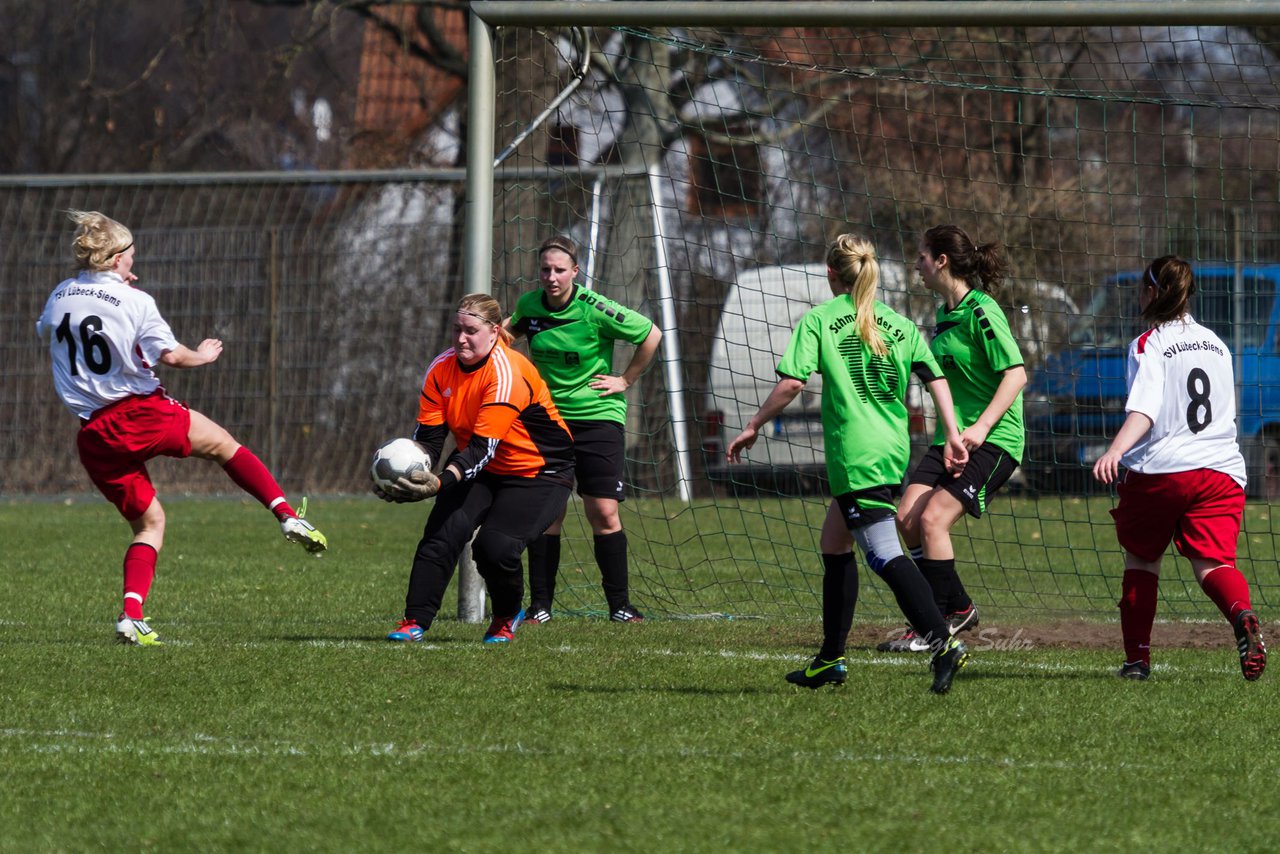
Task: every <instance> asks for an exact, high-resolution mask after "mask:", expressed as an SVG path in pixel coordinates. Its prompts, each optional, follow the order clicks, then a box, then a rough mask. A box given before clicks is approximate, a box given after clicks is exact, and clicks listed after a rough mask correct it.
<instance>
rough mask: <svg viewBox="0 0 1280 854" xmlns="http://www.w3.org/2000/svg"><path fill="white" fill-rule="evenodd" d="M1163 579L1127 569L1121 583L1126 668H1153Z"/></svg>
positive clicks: (1141, 571) (1122, 629)
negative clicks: (1153, 641) (1153, 636)
mask: <svg viewBox="0 0 1280 854" xmlns="http://www.w3.org/2000/svg"><path fill="white" fill-rule="evenodd" d="M1159 583H1160V577H1159V576H1158V575H1156V574H1155V573H1152V572H1147V571H1146V570H1145V569H1126V570H1125V571H1124V580H1123V581H1122V582H1121V586H1120V589H1121V593H1120V631H1121V633H1122V634H1123V635H1124V660H1125V663H1126V664H1132V663H1133V662H1135V661H1141V662H1142V663H1143V664H1145V665H1147V666H1148V667H1149V666H1150V665H1151V624H1152V623H1154V622H1155V621H1156V588H1157V586H1158V585H1159Z"/></svg>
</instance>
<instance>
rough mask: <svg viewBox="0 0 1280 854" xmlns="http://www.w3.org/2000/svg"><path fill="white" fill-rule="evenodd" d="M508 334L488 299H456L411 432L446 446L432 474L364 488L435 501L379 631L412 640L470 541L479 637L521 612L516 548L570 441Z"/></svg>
mask: <svg viewBox="0 0 1280 854" xmlns="http://www.w3.org/2000/svg"><path fill="white" fill-rule="evenodd" d="M510 341H511V336H510V333H508V332H507V331H506V329H504V328H503V326H502V309H501V308H500V307H499V305H498V301H497V300H495V299H494V298H493V297H491V296H489V295H488V294H469V295H467V296H465V297H463V298H462V300H461V301H460V302H459V303H458V310H457V312H456V313H455V314H454V318H453V346H452V347H450V348H449V349H447V350H445V351H444V352H443V353H441V354H440V355H438V356H436V358H435V359H434V360H432V362H431V365H430V366H429V367H428V368H427V373H426V377H425V378H424V379H423V381H422V394H421V398H420V401H419V409H418V427H417V429H416V431H415V432H414V436H413V438H414V440H415V441H417V442H418V443H419V444H421V445H422V446H423V447H424V448H426V451H427V453H428V454H429V455H430V457H431V459H433V460H436V459H439V458H440V452H441V451H442V450H443V448H444V442H445V437H446V435H448V434H452V435H453V439H454V442H455V443H456V445H457V451H456V452H455V453H454V454H453V455H452V456H451V457H450V458H449V459H448V460H446V461H445V463H444V468H443V470H442V472H441V473H440V476H439V478H437V477H436V476H435V475H433V474H431V473H430V472H421V473H419V474H421V475H423V477H422V478H421V479H419V480H414V481H410V480H408V479H406V478H401V479H400V481H399V482H398V484H397V485H396V486H394V487H392V488H391V489H390V490H384V489H382V488H380V487H378V486H377V485H376V484H375V486H374V492H376V493H377V494H378V495H379V497H381V498H383V499H384V500H386V501H420V500H422V499H425V498H431V497H435V499H436V500H435V504H434V506H433V507H432V508H431V513H430V515H428V517H427V522H426V526H425V528H424V529H423V532H422V539H421V541H419V543H418V548H417V550H416V551H415V552H414V556H413V567H412V570H411V571H410V574H409V591H408V593H407V594H406V595H405V607H404V619H403V620H401V622H400V625H399V626H397V627H396V629H395V630H394V631H392V632H391V633H390V634H389V635H387V639H388V640H391V641H409V642H412V641H420V640H422V637H423V633H424V631H425V630H426V629H427V628H429V627H430V625H431V622H432V620H434V619H435V616H436V614H437V612H439V610H440V604H441V602H442V601H443V598H444V591H445V589H446V588H447V587H448V584H449V580H450V579H451V578H452V577H453V571H454V566H455V564H456V563H457V560H458V556H459V554H461V552H462V548H463V546H465V545H466V544H467V543H468V542H469V541H470V542H471V544H472V545H471V549H472V554H473V555H474V557H475V561H476V568H477V570H478V571H479V572H480V575H481V577H483V578H484V581H485V584H486V585H487V587H488V589H489V598H490V601H491V603H492V606H493V620H492V622H491V623H490V624H489V628H488V630H487V631H486V632H485V635H484V642H485V643H507V642H509V641H511V640H512V639H513V637H514V635H515V631H516V628H517V627H518V626H519V625H520V622H521V621H522V620H523V618H524V611H523V610H522V609H521V607H520V604H521V600H522V599H523V597H524V575H523V567H522V566H521V563H520V556H521V555H522V554H523V552H524V550H525V546H526V545H527V544H528V542H529V541H530V540H532V539H533V538H534V537H537V536H538V535H539V534H541V533H542V532H543V531H544V530H546V528H547V526H548V525H550V524H551V523H552V522H553V521H554V520H555V519H556V518H558V517H559V515H560V513H561V512H562V511H563V510H564V506H565V502H566V501H568V499H569V490H570V488H571V487H572V485H573V439H572V437H571V436H570V434H569V429H568V428H567V427H566V426H565V423H564V420H563V419H562V418H561V417H560V413H559V411H557V409H556V406H555V404H554V403H552V401H551V394H550V393H549V392H548V391H547V384H546V383H545V382H543V381H542V377H541V376H540V375H539V374H538V370H537V369H536V368H535V367H534V366H533V364H532V363H531V362H530V361H529V360H528V359H527V358H525V356H524V355H522V354H521V353H519V352H517V351H515V350H513V349H511V348H510V347H509V346H508V345H509V344H510ZM473 535H474V540H472V537H473Z"/></svg>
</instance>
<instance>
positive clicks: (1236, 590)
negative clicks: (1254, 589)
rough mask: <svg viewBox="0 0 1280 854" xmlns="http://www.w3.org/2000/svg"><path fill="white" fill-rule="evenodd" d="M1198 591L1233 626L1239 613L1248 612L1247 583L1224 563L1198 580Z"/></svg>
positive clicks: (1238, 572)
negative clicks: (1201, 592)
mask: <svg viewBox="0 0 1280 854" xmlns="http://www.w3.org/2000/svg"><path fill="white" fill-rule="evenodd" d="M1200 589H1201V590H1203V591H1204V592H1205V594H1206V595H1207V596H1208V597H1209V598H1210V599H1212V600H1213V604H1215V605H1217V606H1218V610H1219V611H1221V612H1222V616H1224V617H1226V618H1227V622H1228V623H1231V624H1232V625H1233V626H1234V625H1235V622H1236V617H1237V616H1238V615H1239V614H1240V612H1241V611H1248V610H1249V607H1250V606H1249V582H1248V581H1246V580H1245V577H1244V573H1242V572H1241V571H1240V570H1238V569H1236V568H1235V567H1234V566H1228V565H1227V564H1225V563H1224V564H1223V565H1222V566H1216V567H1214V568H1213V569H1211V570H1209V571H1208V572H1207V573H1205V575H1204V578H1202V579H1201V580H1200Z"/></svg>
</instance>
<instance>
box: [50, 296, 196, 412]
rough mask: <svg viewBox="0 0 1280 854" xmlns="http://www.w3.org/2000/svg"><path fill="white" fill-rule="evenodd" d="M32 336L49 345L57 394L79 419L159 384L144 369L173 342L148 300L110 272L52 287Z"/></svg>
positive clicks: (151, 389)
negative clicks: (34, 333) (37, 336)
mask: <svg viewBox="0 0 1280 854" xmlns="http://www.w3.org/2000/svg"><path fill="white" fill-rule="evenodd" d="M36 334H37V335H39V336H40V338H41V340H42V341H44V343H45V344H46V346H47V347H48V349H49V356H50V359H51V362H52V365H53V385H54V388H55V390H56V391H57V393H58V397H59V398H61V399H62V402H63V403H64V404H65V405H66V407H67V408H68V409H70V410H71V411H72V412H74V413H75V414H76V415H78V416H80V417H81V418H88V417H89V416H90V415H92V414H93V413H94V412H95V411H96V410H98V409H101V408H103V407H104V406H108V405H110V404H112V403H115V402H116V401H118V400H123V399H124V398H126V397H129V396H130V395H144V394H151V393H152V392H154V391H156V390H157V389H159V388H160V379H159V378H158V377H157V376H156V375H155V372H154V371H152V369H151V367H152V365H154V364H155V363H157V362H158V361H159V360H160V357H161V356H162V355H164V353H165V352H166V351H170V350H174V349H176V348H177V347H178V340H177V339H176V338H175V337H174V335H173V331H172V330H171V329H170V328H169V324H168V323H166V322H165V319H164V318H163V317H161V315H160V311H159V309H158V308H156V303H155V300H154V299H152V298H151V297H150V296H149V295H147V294H145V293H143V292H142V291H140V290H138V289H136V288H134V287H132V286H130V285H129V284H128V283H127V282H125V281H124V279H122V278H121V277H120V276H118V275H116V274H115V273H90V272H82V273H81V274H80V275H79V276H77V277H76V278H74V279H68V280H66V281H65V282H63V283H62V284H60V285H58V287H56V288H54V290H53V293H52V294H50V295H49V299H48V301H47V302H46V303H45V307H44V311H43V312H42V313H41V315H40V319H39V320H37V321H36Z"/></svg>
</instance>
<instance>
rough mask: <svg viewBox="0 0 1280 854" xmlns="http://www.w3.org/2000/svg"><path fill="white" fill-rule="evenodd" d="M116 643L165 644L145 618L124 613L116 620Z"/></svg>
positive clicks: (137, 644) (132, 644)
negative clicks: (127, 615) (137, 617)
mask: <svg viewBox="0 0 1280 854" xmlns="http://www.w3.org/2000/svg"><path fill="white" fill-rule="evenodd" d="M116 643H122V644H127V645H128V646H164V644H163V643H161V641H160V636H159V635H158V634H156V633H155V631H154V630H152V628H151V627H150V626H148V625H147V623H146V621H145V620H134V619H130V618H129V617H126V616H125V615H124V614H121V615H120V619H119V620H117V621H116Z"/></svg>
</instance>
